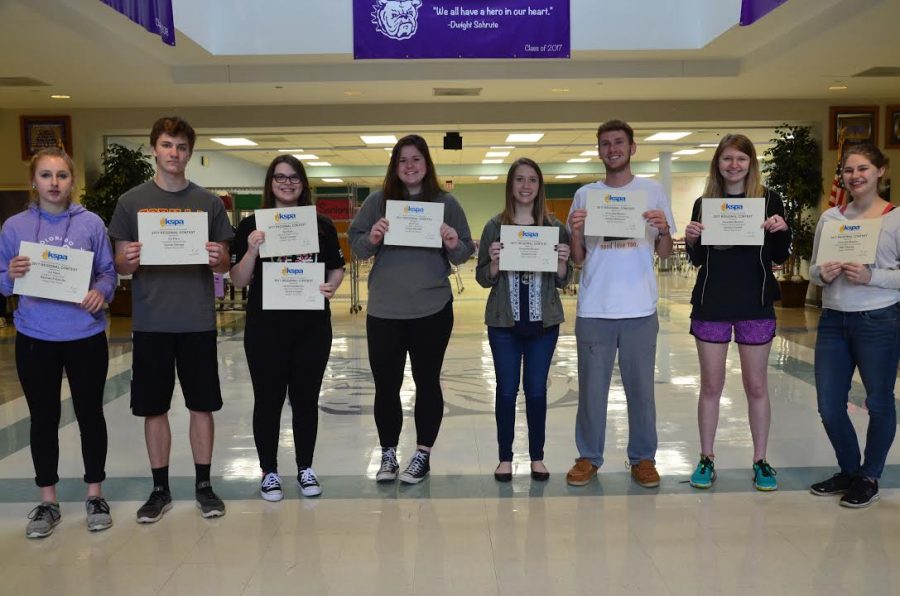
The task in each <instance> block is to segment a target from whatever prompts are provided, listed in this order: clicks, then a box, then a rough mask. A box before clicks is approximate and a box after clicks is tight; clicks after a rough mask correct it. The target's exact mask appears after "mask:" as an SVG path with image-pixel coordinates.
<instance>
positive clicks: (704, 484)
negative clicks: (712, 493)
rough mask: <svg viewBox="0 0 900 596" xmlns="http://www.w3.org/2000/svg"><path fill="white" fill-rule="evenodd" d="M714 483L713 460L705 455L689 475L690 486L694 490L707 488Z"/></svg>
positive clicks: (714, 466)
mask: <svg viewBox="0 0 900 596" xmlns="http://www.w3.org/2000/svg"><path fill="white" fill-rule="evenodd" d="M715 481H716V465H715V464H714V463H713V460H712V459H710V458H709V457H706V456H705V455H704V456H702V457H701V458H700V463H699V464H697V469H696V470H694V473H693V474H691V486H693V487H694V488H709V487H710V486H712V484H713V482H715Z"/></svg>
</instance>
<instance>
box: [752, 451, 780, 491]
mask: <svg viewBox="0 0 900 596" xmlns="http://www.w3.org/2000/svg"><path fill="white" fill-rule="evenodd" d="M775 474H776V472H775V469H774V468H773V467H772V466H770V465H769V462H767V461H766V460H764V459H761V460H759V461H758V462H756V463H754V464H753V486H754V487H756V490H763V491H770V490H778V481H777V480H775Z"/></svg>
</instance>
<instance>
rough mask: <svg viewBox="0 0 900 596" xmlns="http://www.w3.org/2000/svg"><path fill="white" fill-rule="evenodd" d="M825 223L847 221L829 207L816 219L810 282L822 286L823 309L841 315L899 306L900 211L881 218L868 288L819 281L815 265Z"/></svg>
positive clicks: (840, 278)
mask: <svg viewBox="0 0 900 596" xmlns="http://www.w3.org/2000/svg"><path fill="white" fill-rule="evenodd" d="M826 221H850V220H848V219H847V218H846V217H845V216H844V214H843V213H841V211H840V209H838V208H837V207H832V208H831V209H829V210H828V211H826V212H825V213H823V214H822V217H821V218H819V225H817V226H816V239H815V242H814V244H813V260H812V263H810V267H809V278H810V280H811V281H812V282H813V283H814V284H816V285H818V286H823V287H824V289H823V290H822V306H823V307H825V308H830V309H832V310H840V311H844V312H859V311H864V310H874V309H878V308H884V307H886V306H890V305H892V304H895V303H897V302H900V269H898V265H900V209H894V210H893V211H890V212H888V213H887V214H886V215H883V216H882V217H881V232H880V233H879V235H878V249H877V251H876V254H875V264H874V265H871V266H870V269H871V271H872V279H871V280H870V281H869V283H868V284H867V285H860V284H855V283H852V282H850V281H847V278H846V277H844V276H843V275H838V276H837V277H836V278H835V279H834V281H832V282H831V283H830V284H826V283H825V282H824V281H823V280H822V276H821V274H820V273H819V266H818V264H817V263H816V260H817V256H818V253H819V239H820V236H821V234H822V226H823V225H824V223H825V222H826Z"/></svg>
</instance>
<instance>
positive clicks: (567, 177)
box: [554, 174, 576, 180]
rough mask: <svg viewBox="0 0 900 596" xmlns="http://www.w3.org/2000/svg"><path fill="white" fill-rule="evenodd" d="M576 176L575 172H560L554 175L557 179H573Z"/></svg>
mask: <svg viewBox="0 0 900 596" xmlns="http://www.w3.org/2000/svg"><path fill="white" fill-rule="evenodd" d="M575 177H576V176H575V174H560V175H559V176H554V178H556V179H557V180H571V179H572V178H575Z"/></svg>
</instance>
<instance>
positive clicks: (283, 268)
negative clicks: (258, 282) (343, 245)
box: [262, 263, 325, 310]
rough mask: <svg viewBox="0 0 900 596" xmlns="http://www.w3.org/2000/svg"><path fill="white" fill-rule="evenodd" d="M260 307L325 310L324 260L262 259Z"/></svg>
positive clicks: (265, 308) (267, 308) (264, 308)
mask: <svg viewBox="0 0 900 596" xmlns="http://www.w3.org/2000/svg"><path fill="white" fill-rule="evenodd" d="M262 266H263V272H262V273H263V288H262V292H263V294H262V307H263V310H324V309H325V296H323V295H322V292H320V291H319V284H321V283H323V282H324V281H325V263H263V264H262Z"/></svg>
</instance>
